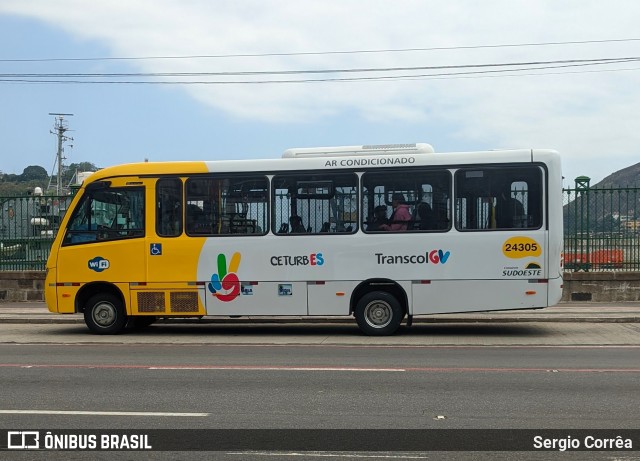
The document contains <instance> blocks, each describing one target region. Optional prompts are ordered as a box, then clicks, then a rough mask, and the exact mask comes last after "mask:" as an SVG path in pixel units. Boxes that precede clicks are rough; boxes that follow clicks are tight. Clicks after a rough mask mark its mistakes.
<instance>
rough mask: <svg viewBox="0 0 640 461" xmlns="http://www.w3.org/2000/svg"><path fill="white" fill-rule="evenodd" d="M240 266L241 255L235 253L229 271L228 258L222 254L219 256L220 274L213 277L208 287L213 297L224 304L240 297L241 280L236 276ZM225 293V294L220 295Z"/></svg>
mask: <svg viewBox="0 0 640 461" xmlns="http://www.w3.org/2000/svg"><path fill="white" fill-rule="evenodd" d="M239 266H240V253H234V254H233V256H231V262H230V263H229V269H228V270H227V257H226V256H225V255H224V254H222V253H220V254H219V255H218V273H217V274H213V275H212V276H211V282H210V283H209V285H208V288H209V291H210V292H211V293H213V296H215V297H217V298H218V299H219V300H220V301H222V302H225V303H226V302H229V301H233V300H234V299H236V297H238V296H239V295H240V280H239V279H238V276H237V275H236V272H237V271H238V267H239ZM220 291H224V293H220Z"/></svg>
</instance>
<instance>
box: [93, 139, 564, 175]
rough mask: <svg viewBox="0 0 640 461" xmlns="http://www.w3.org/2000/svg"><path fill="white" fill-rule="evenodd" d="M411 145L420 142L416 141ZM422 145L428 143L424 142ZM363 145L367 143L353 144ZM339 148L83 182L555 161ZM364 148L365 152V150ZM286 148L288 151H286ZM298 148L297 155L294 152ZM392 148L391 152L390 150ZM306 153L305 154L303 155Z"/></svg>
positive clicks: (502, 154) (122, 169)
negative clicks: (157, 177) (209, 174)
mask: <svg viewBox="0 0 640 461" xmlns="http://www.w3.org/2000/svg"><path fill="white" fill-rule="evenodd" d="M413 146H420V145H419V144H416V145H413ZM422 146H428V144H424V145H422ZM356 147H363V148H364V147H367V146H356ZM429 147H430V146H429ZM351 148H353V146H347V147H342V148H332V149H336V151H330V150H329V149H328V148H317V149H316V148H314V149H289V150H287V151H286V152H285V155H284V158H275V159H243V160H211V161H204V160H203V161H168V162H143V163H142V162H141V163H129V164H122V165H116V166H111V167H106V168H104V169H102V170H100V171H97V172H96V173H94V174H92V175H91V176H90V177H89V178H88V179H87V182H94V181H99V180H101V179H106V178H109V177H117V176H129V175H133V176H148V175H170V174H173V175H180V174H185V175H187V174H198V173H210V172H221V173H242V172H265V173H268V172H279V171H296V170H319V171H322V170H325V171H330V170H342V169H344V170H374V169H376V168H380V167H393V166H398V167H402V166H404V167H411V166H415V167H417V166H456V165H467V166H468V165H482V164H493V163H531V162H533V161H537V162H544V163H547V162H553V163H556V162H558V163H559V155H558V153H557V152H555V151H553V150H531V149H519V150H515V149H514V150H500V151H478V152H451V153H433V152H429V155H424V154H426V153H427V148H426V147H417V148H415V147H414V148H407V149H406V150H403V149H395V148H394V149H390V150H385V149H381V150H382V152H371V151H369V150H368V149H362V152H360V153H357V154H353V155H350V154H348V153H347V151H346V149H351ZM365 151H367V152H365ZM287 152H288V153H289V154H287ZM296 152H300V155H296ZM390 152H393V153H390ZM305 154H306V155H305Z"/></svg>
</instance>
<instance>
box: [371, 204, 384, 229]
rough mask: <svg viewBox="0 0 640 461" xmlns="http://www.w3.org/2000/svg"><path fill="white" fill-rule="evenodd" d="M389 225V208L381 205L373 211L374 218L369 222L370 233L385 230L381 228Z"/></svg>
mask: <svg viewBox="0 0 640 461" xmlns="http://www.w3.org/2000/svg"><path fill="white" fill-rule="evenodd" d="M388 223H389V220H388V219H387V207H386V206H385V205H379V206H377V207H375V208H374V209H373V217H372V218H371V220H370V221H369V225H368V226H367V230H368V231H379V230H384V229H381V227H380V226H382V225H383V224H388Z"/></svg>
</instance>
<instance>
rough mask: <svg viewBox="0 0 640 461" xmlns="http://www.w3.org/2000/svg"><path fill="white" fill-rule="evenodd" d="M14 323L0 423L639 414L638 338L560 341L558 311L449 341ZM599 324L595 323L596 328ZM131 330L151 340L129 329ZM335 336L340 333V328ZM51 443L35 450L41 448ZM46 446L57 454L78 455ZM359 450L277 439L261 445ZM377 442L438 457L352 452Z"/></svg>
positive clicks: (244, 423)
mask: <svg viewBox="0 0 640 461" xmlns="http://www.w3.org/2000/svg"><path fill="white" fill-rule="evenodd" d="M14 327H15V326H10V325H5V326H2V327H0V341H1V342H2V343H1V344H0V387H1V395H2V398H1V400H0V428H2V429H8V430H15V429H16V428H20V429H28V428H41V429H48V428H52V429H84V428H100V429H103V430H108V429H112V430H113V429H134V428H135V429H138V430H150V429H183V430H185V431H187V432H189V431H193V430H197V429H222V428H229V429H263V428H272V429H295V428H304V429H356V428H366V429H389V428H401V429H536V430H537V429H546V428H555V429H563V428H566V429H572V428H574V429H575V428H584V429H594V430H595V429H601V428H606V429H630V428H638V426H639V419H640V417H639V416H638V408H640V392H639V390H640V361H639V360H638V357H639V356H640V354H639V352H640V347H639V346H634V345H629V346H602V345H577V346H576V345H571V344H566V343H567V341H566V338H565V337H566V336H567V335H569V336H570V335H571V334H572V332H573V329H572V324H568V323H567V324H558V325H554V326H553V327H549V329H547V330H544V328H543V327H534V326H530V325H529V326H527V327H524V326H521V325H514V326H510V327H509V326H504V327H501V326H499V325H498V326H495V325H494V326H493V330H491V333H490V334H487V331H486V328H487V326H486V325H465V326H464V335H468V336H472V335H473V330H474V328H477V330H476V333H477V334H476V336H478V334H479V335H480V336H481V337H482V338H483V340H484V341H483V344H476V345H473V344H468V345H461V346H456V345H451V344H449V345H446V344H440V345H438V344H414V345H411V344H401V343H400V344H385V343H384V342H382V343H380V344H318V343H315V341H312V342H311V343H307V344H302V343H299V344H293V345H288V344H282V342H283V337H284V340H285V342H286V341H288V340H291V338H292V337H296V338H298V336H299V333H300V331H298V330H295V331H294V332H291V331H290V330H280V329H278V328H276V330H275V331H273V330H271V332H270V334H267V335H266V336H265V335H264V331H262V332H261V334H260V339H261V342H260V343H259V344H249V343H244V344H207V343H205V342H203V341H201V340H199V341H196V342H195V343H191V344H189V343H188V341H177V340H176V338H175V336H174V335H176V331H174V330H171V329H170V330H169V331H166V330H163V332H164V333H165V334H160V333H161V332H160V331H159V330H153V329H152V331H155V333H147V334H143V335H139V334H126V335H119V336H111V337H107V338H108V339H104V337H97V338H100V340H101V341H106V342H105V343H102V344H96V343H91V340H92V339H93V338H96V337H95V336H93V335H87V334H85V333H84V330H83V329H82V326H75V327H74V326H71V327H70V326H64V325H62V326H61V325H48V326H47V325H45V326H40V325H38V329H37V330H36V331H37V334H36V333H35V332H32V333H31V335H33V336H32V337H34V338H36V339H37V340H36V341H27V340H25V338H26V337H25V336H22V338H23V340H22V341H20V342H17V343H16V342H14V343H9V342H7V340H6V339H7V337H8V336H7V335H6V334H4V333H5V331H4V330H5V328H14ZM563 327H564V328H566V329H565V330H563ZM60 328H62V329H63V330H62V331H63V332H64V335H65V336H64V337H65V338H68V337H69V336H71V338H75V340H73V341H70V342H69V343H67V344H60V341H58V340H59V338H60V336H59V334H60V332H61V330H60ZM159 328H160V329H166V328H182V327H159ZM298 328H302V327H298ZM314 328H316V329H317V328H319V329H320V331H321V332H322V334H323V335H326V336H328V337H329V338H330V337H331V336H332V335H333V336H334V337H338V338H339V337H341V336H342V334H341V332H342V330H341V328H340V327H317V326H316V327H314ZM327 328H328V330H327ZM334 328H337V329H335V330H334ZM501 328H503V329H502V330H501ZM539 328H542V329H543V330H544V331H541V330H539ZM76 329H78V330H79V331H80V330H81V331H83V333H82V334H80V333H79V331H78V332H77V333H76ZM412 331H414V330H412ZM166 333H169V334H168V335H166ZM500 333H503V335H502V336H501V334H500ZM201 334H202V332H199V330H196V332H193V330H187V331H182V330H180V333H178V336H179V338H183V339H185V338H186V339H189V338H190V339H193V337H194V336H195V337H197V338H199V335H201ZM450 334H452V332H451V331H448V335H450ZM600 334H601V335H603V336H606V332H605V333H603V332H602V331H601V332H600ZM611 334H615V333H611ZM531 335H534V336H536V335H538V336H540V337H544V338H545V340H544V341H539V343H538V344H529V345H517V344H518V343H519V342H520V341H521V339H522V338H520V336H523V337H525V338H529V337H530V336H531ZM236 336H242V334H241V332H240V333H239V332H238V331H237V330H234V333H232V334H230V333H227V336H225V337H226V338H227V339H228V342H233V340H234V338H235V337H236ZM245 336H246V335H245ZM249 336H251V335H249ZM311 336H312V337H315V336H314V335H311ZM140 337H144V338H147V340H148V339H149V337H151V338H153V339H154V341H153V342H145V343H140V342H139V339H140ZM303 337H304V335H303ZM345 337H353V332H352V331H349V332H348V333H345ZM398 337H399V336H398ZM398 337H395V338H398ZM441 337H442V338H447V337H448V336H447V335H441ZM494 337H495V338H502V339H504V338H505V337H506V338H509V340H510V343H511V344H507V345H505V344H501V342H500V341H497V340H496V341H494V340H493V339H492V338H494ZM265 338H267V339H265ZM269 338H270V339H269ZM554 338H556V341H555V343H556V344H554ZM254 339H255V337H254ZM437 339H438V336H437V335H436V340H437ZM604 339H606V338H604ZM83 340H84V341H88V342H83ZM147 340H146V341H147ZM43 342H44V343H46V344H42V343H43ZM325 342H326V341H325ZM329 342H330V341H329ZM446 342H447V341H444V343H446ZM604 342H606V341H604ZM38 343H40V344H38ZM5 453H6V452H5ZM636 453H637V452H636ZM34 454H35V453H33V452H32V453H31V455H34ZM52 454H53V453H48V456H47V457H46V458H47V459H51V456H50V455H52ZM57 454H59V455H61V456H62V454H64V458H66V459H85V458H86V455H87V454H86V453H85V454H84V457H81V456H79V455H81V454H82V453H77V452H59V453H57ZM11 455H12V457H11V458H10V459H14V457H13V455H16V458H15V459H32V458H33V456H31V457H30V456H27V453H23V454H18V453H15V452H11ZM43 455H44V453H43ZM153 455H154V456H153V458H156V459H184V458H189V459H205V458H210V457H209V456H206V457H205V456H204V454H202V453H198V452H190V453H187V454H185V455H184V456H175V454H174V455H171V454H170V453H169V452H155V453H154V454H153ZM356 455H357V456H356ZM550 455H551V453H549V452H547V453H546V456H550ZM562 455H563V459H585V458H588V457H592V458H591V459H638V457H635V458H634V457H633V456H631V457H629V456H626V455H625V454H622V455H616V457H615V458H614V457H607V455H606V454H603V453H585V452H578V453H563V454H562ZM629 455H632V453H630V454H629ZM18 456H19V457H18ZM76 456H77V457H76ZM99 456H103V458H101V459H143V458H142V457H137V456H143V454H141V453H137V454H133V453H128V454H123V453H102V454H98V453H92V455H91V456H90V458H92V459H97V457H99ZM362 456H363V455H362V453H351V454H349V455H348V456H347V454H345V453H342V454H340V456H333V455H332V454H331V453H321V454H318V453H299V454H298V455H296V456H293V455H292V454H291V453H280V454H279V456H276V457H275V459H303V460H304V461H309V460H313V459H327V457H329V458H332V457H333V459H336V458H337V459H347V458H349V457H353V458H355V457H357V458H362ZM382 456H384V457H386V458H392V459H441V458H440V457H438V456H436V457H435V458H434V455H433V454H428V455H426V454H419V453H415V452H414V453H408V454H402V453H399V452H397V451H394V452H389V453H380V452H377V453H373V454H370V456H369V455H367V456H365V457H367V458H372V459H377V458H380V457H382ZM74 457H75V458H74ZM444 458H446V459H489V457H488V453H476V454H473V453H466V454H463V453H455V452H454V453H446V454H442V459H444ZM490 458H492V459H513V453H494V454H493V455H492V456H490ZM525 458H529V459H547V458H546V457H545V453H527V456H526V457H525ZM42 459H45V458H42ZM60 459H62V458H60ZM210 459H211V458H210ZM213 459H274V453H256V452H251V453H247V452H243V451H241V452H230V451H227V452H223V453H217V456H216V457H215V458H213Z"/></svg>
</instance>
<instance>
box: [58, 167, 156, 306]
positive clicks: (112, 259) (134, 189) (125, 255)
mask: <svg viewBox="0 0 640 461" xmlns="http://www.w3.org/2000/svg"><path fill="white" fill-rule="evenodd" d="M134 179H137V178H134ZM144 235H145V187H144V184H143V183H142V182H140V181H137V180H136V181H132V178H115V179H112V180H110V181H99V182H95V183H91V184H89V185H88V186H87V187H86V188H85V189H84V193H83V196H82V197H81V199H80V201H79V202H78V205H77V206H76V208H75V209H74V211H73V215H72V216H71V218H70V220H69V223H68V226H67V229H66V231H65V236H64V239H63V241H62V248H61V249H60V251H59V253H58V260H57V269H58V270H57V273H58V280H57V282H58V299H59V300H62V301H63V302H67V301H65V298H67V299H74V293H72V292H71V290H72V288H70V287H73V286H76V287H77V286H83V285H85V284H88V283H92V282H109V283H113V284H115V285H116V286H118V287H119V288H120V290H121V291H122V293H123V296H124V297H125V301H126V304H127V305H128V304H129V303H128V296H127V295H128V293H127V290H128V286H129V282H130V281H143V280H144V278H145V256H144ZM65 284H66V285H65ZM67 287H69V288H67ZM65 290H69V291H68V293H66V295H65V293H61V291H63V292H64V291H65ZM76 290H77V288H76Z"/></svg>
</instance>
